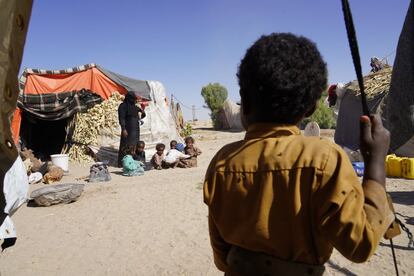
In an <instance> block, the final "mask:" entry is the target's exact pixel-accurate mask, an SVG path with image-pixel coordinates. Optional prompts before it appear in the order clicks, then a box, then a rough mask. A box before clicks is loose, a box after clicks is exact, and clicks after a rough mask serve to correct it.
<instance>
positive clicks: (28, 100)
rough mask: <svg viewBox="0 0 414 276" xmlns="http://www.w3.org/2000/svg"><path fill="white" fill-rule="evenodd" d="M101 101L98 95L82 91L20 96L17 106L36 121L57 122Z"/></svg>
mask: <svg viewBox="0 0 414 276" xmlns="http://www.w3.org/2000/svg"><path fill="white" fill-rule="evenodd" d="M102 100H103V99H102V98H101V97H100V96H99V95H97V94H95V93H93V92H91V91H89V90H86V89H82V90H81V91H79V92H74V91H72V92H62V93H47V94H39V95H33V94H21V95H19V100H18V102H17V106H18V107H19V108H21V109H23V110H24V111H26V112H28V113H29V114H30V115H32V116H34V117H36V118H38V119H43V120H49V121H57V120H61V119H66V118H69V117H71V116H72V115H74V114H75V113H77V112H84V111H86V110H87V109H89V108H91V107H93V106H94V105H96V104H99V103H101V102H102Z"/></svg>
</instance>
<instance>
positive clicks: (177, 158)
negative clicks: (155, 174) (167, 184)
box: [164, 140, 190, 168]
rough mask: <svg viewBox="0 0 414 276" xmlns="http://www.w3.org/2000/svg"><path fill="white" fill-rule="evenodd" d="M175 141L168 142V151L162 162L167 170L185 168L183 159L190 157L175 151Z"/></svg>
mask: <svg viewBox="0 0 414 276" xmlns="http://www.w3.org/2000/svg"><path fill="white" fill-rule="evenodd" d="M176 146H177V141H175V140H172V141H171V142H170V147H171V148H170V150H169V151H168V152H167V154H166V155H165V158H164V161H165V165H166V167H167V168H176V167H179V168H186V167H187V164H186V163H185V160H184V159H187V158H190V155H186V154H184V153H182V152H180V151H179V150H177V149H176Z"/></svg>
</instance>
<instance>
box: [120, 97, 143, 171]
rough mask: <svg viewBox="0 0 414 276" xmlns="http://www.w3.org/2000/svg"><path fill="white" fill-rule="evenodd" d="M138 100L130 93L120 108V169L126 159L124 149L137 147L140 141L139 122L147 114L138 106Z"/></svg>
mask: <svg viewBox="0 0 414 276" xmlns="http://www.w3.org/2000/svg"><path fill="white" fill-rule="evenodd" d="M136 100H137V98H136V96H135V93H134V92H132V91H129V92H128V93H127V94H126V95H125V99H124V101H123V102H122V103H121V104H120V105H119V108H118V118H119V124H120V125H121V129H122V132H121V142H120V145H119V152H118V167H122V158H123V157H124V154H123V150H122V149H123V148H124V147H126V146H128V145H133V146H135V145H136V144H137V143H138V141H139V120H140V118H144V117H145V112H144V111H143V110H142V109H141V108H140V107H138V106H136ZM140 113H141V117H140Z"/></svg>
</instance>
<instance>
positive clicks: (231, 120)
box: [218, 99, 244, 130]
mask: <svg viewBox="0 0 414 276" xmlns="http://www.w3.org/2000/svg"><path fill="white" fill-rule="evenodd" d="M218 116H219V121H220V124H221V127H222V128H223V129H231V130H243V129H244V128H243V125H242V123H241V116H240V105H238V104H236V103H234V102H232V101H231V100H229V99H226V100H225V101H224V104H223V107H222V109H221V110H220V111H219V114H218Z"/></svg>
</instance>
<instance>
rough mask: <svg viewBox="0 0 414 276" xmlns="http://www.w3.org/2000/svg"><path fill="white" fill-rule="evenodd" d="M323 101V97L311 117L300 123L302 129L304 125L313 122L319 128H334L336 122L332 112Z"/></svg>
mask: <svg viewBox="0 0 414 276" xmlns="http://www.w3.org/2000/svg"><path fill="white" fill-rule="evenodd" d="M324 100H325V97H322V98H321V99H320V100H319V102H318V108H317V109H316V111H315V112H314V113H313V114H312V116H310V117H308V118H305V119H304V120H303V121H302V122H301V126H302V127H305V126H306V124H307V123H309V122H311V121H315V122H317V123H318V125H319V127H320V128H324V129H328V128H335V126H336V121H335V117H334V115H333V111H332V109H330V108H329V107H328V106H327V105H326V104H325V103H324Z"/></svg>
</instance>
